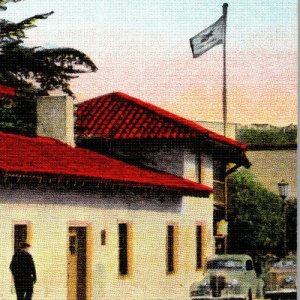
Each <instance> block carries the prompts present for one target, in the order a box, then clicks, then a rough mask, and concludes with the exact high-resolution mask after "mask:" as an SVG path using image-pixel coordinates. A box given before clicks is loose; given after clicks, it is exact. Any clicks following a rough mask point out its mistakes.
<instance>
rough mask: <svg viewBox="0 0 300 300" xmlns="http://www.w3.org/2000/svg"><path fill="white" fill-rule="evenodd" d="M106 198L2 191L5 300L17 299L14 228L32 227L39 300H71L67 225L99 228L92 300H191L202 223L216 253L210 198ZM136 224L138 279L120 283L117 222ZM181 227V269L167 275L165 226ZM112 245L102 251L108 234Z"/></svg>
mask: <svg viewBox="0 0 300 300" xmlns="http://www.w3.org/2000/svg"><path fill="white" fill-rule="evenodd" d="M161 200H162V198H160V199H159V198H157V197H154V196H146V195H144V196H141V195H135V194H134V193H131V194H130V193H129V192H128V193H127V194H126V195H124V194H123V195H121V194H115V195H111V194H104V193H100V192H96V191H93V194H91V193H85V192H62V191H61V192H54V191H51V190H49V189H47V188H46V189H44V190H38V189H34V190H30V189H28V188H23V189H17V188H14V189H0V218H1V226H0V236H1V244H2V246H1V247H0V270H1V276H0V299H1V294H2V298H3V299H7V300H10V299H15V295H14V294H12V290H13V286H12V281H11V275H10V271H9V269H8V268H9V264H10V261H11V257H12V254H13V235H12V234H13V224H14V223H16V222H18V221H30V222H31V224H32V230H33V233H32V246H33V257H34V261H35V263H36V268H37V277H38V282H37V284H36V286H35V293H34V297H33V299H34V300H37V299H47V300H52V299H53V300H59V299H66V297H67V245H68V226H69V225H70V223H71V222H74V221H76V222H82V223H83V224H89V225H90V226H91V229H92V258H91V259H92V299H95V300H98V299H120V298H122V299H186V298H187V297H188V291H189V286H190V284H191V283H192V282H193V281H195V280H199V279H200V278H201V276H202V273H201V271H200V272H199V271H198V272H196V271H195V268H196V240H195V229H196V227H195V226H196V222H202V223H203V224H204V225H205V226H206V232H207V234H206V238H205V239H206V250H204V251H205V253H206V255H211V254H212V253H213V236H212V219H213V215H212V214H213V202H212V199H211V198H195V197H183V198H181V197H175V196H174V197H169V198H168V197H165V201H161ZM119 221H128V222H131V223H132V230H133V275H132V276H131V277H130V278H126V279H120V278H119V276H118V222H119ZM170 221H172V222H175V223H177V224H178V226H179V252H178V253H179V269H178V272H177V273H176V274H172V275H166V226H167V224H168V222H170ZM103 229H106V231H107V244H106V245H105V246H101V244H100V236H101V230H103Z"/></svg>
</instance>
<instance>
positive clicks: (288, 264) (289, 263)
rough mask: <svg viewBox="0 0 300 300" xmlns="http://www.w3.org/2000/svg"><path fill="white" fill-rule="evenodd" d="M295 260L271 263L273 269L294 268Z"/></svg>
mask: <svg viewBox="0 0 300 300" xmlns="http://www.w3.org/2000/svg"><path fill="white" fill-rule="evenodd" d="M296 266H297V265H296V260H293V259H284V260H281V261H279V262H275V263H273V268H296Z"/></svg>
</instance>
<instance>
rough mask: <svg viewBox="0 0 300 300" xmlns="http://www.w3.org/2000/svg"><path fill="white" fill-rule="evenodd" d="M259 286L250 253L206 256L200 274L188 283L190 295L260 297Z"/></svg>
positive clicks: (198, 299) (201, 298)
mask: <svg viewBox="0 0 300 300" xmlns="http://www.w3.org/2000/svg"><path fill="white" fill-rule="evenodd" d="M263 286H264V283H263V280H262V279H260V278H257V275H256V272H255V270H254V266H253V261H252V259H251V257H250V256H248V255H241V254H227V255H226V254H224V255H216V256H214V257H210V258H208V259H207V262H206V267H205V273H204V278H203V279H202V280H201V281H199V282H195V283H193V284H192V286H191V287H190V299H191V300H205V299H207V300H208V299H215V298H218V299H235V300H238V299H241V300H242V299H243V300H251V299H253V298H263Z"/></svg>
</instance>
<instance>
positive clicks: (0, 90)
mask: <svg viewBox="0 0 300 300" xmlns="http://www.w3.org/2000/svg"><path fill="white" fill-rule="evenodd" d="M15 94H16V91H15V89H14V88H11V87H8V86H4V85H1V84H0V99H5V98H6V97H13V96H15Z"/></svg>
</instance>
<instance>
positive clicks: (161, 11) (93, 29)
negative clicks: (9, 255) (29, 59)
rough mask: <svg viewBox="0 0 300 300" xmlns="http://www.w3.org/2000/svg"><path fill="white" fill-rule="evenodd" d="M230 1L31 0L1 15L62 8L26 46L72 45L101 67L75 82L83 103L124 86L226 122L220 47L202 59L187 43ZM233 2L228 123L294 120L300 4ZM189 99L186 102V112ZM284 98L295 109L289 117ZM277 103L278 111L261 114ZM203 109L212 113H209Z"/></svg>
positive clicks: (42, 23) (279, 0)
mask: <svg viewBox="0 0 300 300" xmlns="http://www.w3.org/2000/svg"><path fill="white" fill-rule="evenodd" d="M222 4H223V1H214V0H200V1H199V0H198V1H196V0H173V1H171V0H153V1H145V0H130V1H124V0H123V1H122V0H84V1H79V0H64V1H61V0H42V1H41V0H24V1H21V2H18V3H15V4H13V3H11V4H9V5H8V10H7V11H6V12H1V14H2V16H3V18H7V19H9V20H12V21H21V20H22V19H24V18H27V17H30V16H32V15H34V14H39V13H46V12H49V11H52V10H54V12H55V14H53V15H52V16H50V17H49V18H48V19H47V20H40V21H39V22H38V24H37V25H38V27H37V28H35V29H31V30H29V31H28V37H29V38H28V40H27V43H28V45H31V46H37V45H40V46H44V47H57V46H66V47H74V48H77V49H79V50H82V51H83V52H85V53H87V54H88V55H89V56H90V57H91V58H92V59H93V60H94V61H95V63H96V64H97V66H98V68H99V71H98V72H97V73H96V74H92V75H83V76H81V77H80V79H78V80H76V81H75V82H74V84H73V88H74V90H75V92H76V95H77V96H78V99H79V100H83V99H87V98H90V97H94V96H97V95H101V94H104V93H108V92H111V91H112V90H121V91H123V92H126V93H129V94H131V95H132V96H136V97H140V98H142V99H145V100H147V101H150V102H153V103H154V104H157V105H160V106H163V107H165V108H167V109H170V110H173V111H174V112H176V113H179V114H181V115H183V116H185V117H188V118H192V119H195V118H198V119H207V120H209V121H214V120H215V121H220V118H221V107H220V105H219V102H218V101H219V98H221V84H222V81H221V78H222V47H221V46H218V47H216V48H214V49H212V50H210V51H209V52H207V53H206V54H204V55H203V56H201V57H200V58H198V59H196V60H194V59H192V55H191V50H190V46H189V38H190V37H192V36H194V35H195V34H197V33H198V32H199V31H201V30H202V29H204V28H206V27H207V26H209V25H211V24H212V23H213V22H215V21H216V20H217V19H218V18H219V17H220V16H221V14H222ZM228 4H229V7H228V21H227V53H228V58H227V61H228V73H229V75H228V76H229V78H228V89H229V92H228V93H229V94H228V96H229V120H230V121H232V122H236V121H239V122H240V121H243V120H246V121H248V122H268V121H269V122H272V123H278V124H279V123H280V124H288V123H291V122H294V123H295V122H296V121H297V119H296V115H297V113H296V112H297V91H296V85H297V67H296V64H297V1H294V0H293V1H292V0H275V1H270V0H260V1H258V0H254V1H253V0H252V1H249V0H248V1H246V0H236V1H228ZM253 97H255V99H254V100H253ZM182 99H184V101H185V103H187V105H186V107H185V108H184V109H182V105H181V102H182ZM214 99H216V100H214ZM283 100H284V104H285V105H288V106H289V107H290V108H291V109H290V110H289V111H284V117H283V116H282V110H283V104H282V103H283ZM196 103H197V104H196ZM230 103H231V105H232V107H230ZM270 104H272V106H273V109H272V111H269V112H268V114H266V113H265V114H262V113H261V111H263V110H265V109H268V108H269V107H270ZM241 105H242V106H243V107H244V108H245V109H244V110H243V111H241V110H240V109H239V108H240V107H241ZM203 108H205V109H207V108H211V109H210V111H209V113H207V114H205V115H204V114H203V112H202V111H203ZM194 110H197V111H199V116H198V115H195V113H194ZM280 114H281V115H280ZM249 116H250V118H249Z"/></svg>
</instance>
